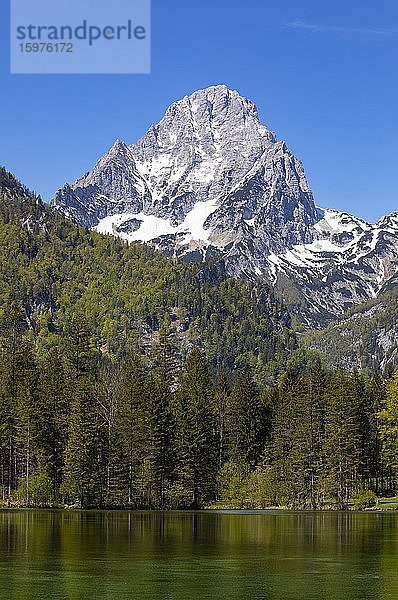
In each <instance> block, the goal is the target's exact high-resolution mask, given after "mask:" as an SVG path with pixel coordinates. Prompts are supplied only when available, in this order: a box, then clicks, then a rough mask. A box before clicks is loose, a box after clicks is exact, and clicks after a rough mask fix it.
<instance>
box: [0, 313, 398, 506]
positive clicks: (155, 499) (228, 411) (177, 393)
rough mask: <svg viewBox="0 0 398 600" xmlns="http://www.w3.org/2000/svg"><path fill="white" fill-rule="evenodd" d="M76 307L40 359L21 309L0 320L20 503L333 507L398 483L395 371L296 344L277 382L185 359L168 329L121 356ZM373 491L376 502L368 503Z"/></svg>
mask: <svg viewBox="0 0 398 600" xmlns="http://www.w3.org/2000/svg"><path fill="white" fill-rule="evenodd" d="M91 340H92V336H91V332H90V328H89V326H88V323H87V320H86V319H85V318H84V317H82V316H79V315H75V316H73V318H72V319H71V322H70V325H69V327H68V328H67V330H66V331H65V334H64V335H62V336H60V339H59V345H58V346H54V347H53V348H52V349H51V350H50V351H49V352H48V354H47V356H46V358H45V359H42V358H39V357H38V356H37V355H36V354H35V351H34V346H33V345H32V343H31V341H30V339H29V331H28V329H27V325H26V319H25V315H24V312H23V310H22V308H21V307H18V305H17V304H16V303H15V302H12V303H11V304H10V306H9V307H8V309H7V310H6V312H5V315H4V318H3V324H2V329H1V339H0V347H1V363H0V424H1V425H0V477H1V479H0V485H1V495H2V502H3V504H6V505H10V504H11V505H17V506H71V507H131V508H199V507H207V506H212V505H213V506H214V505H219V506H229V507H246V508H248V507H252V508H253V507H267V506H287V507H291V508H299V509H305V508H309V509H317V508H338V509H343V508H346V507H347V506H348V502H349V501H350V499H352V498H355V497H357V496H359V497H362V498H363V497H365V498H368V500H369V502H370V504H372V503H374V497H375V495H380V494H386V493H387V494H388V493H391V492H392V491H393V490H394V486H395V477H394V473H395V472H394V469H395V467H396V466H397V464H396V463H397V461H396V444H397V415H398V376H397V375H395V376H392V377H389V378H388V379H387V380H386V381H385V380H383V379H382V378H381V377H379V376H374V377H372V378H368V377H365V376H364V375H362V374H359V373H344V372H342V371H336V370H330V369H327V368H326V367H325V366H324V365H323V364H322V363H321V361H320V359H319V358H318V356H317V355H316V354H315V353H312V352H307V351H303V350H296V351H294V352H293V353H292V354H291V356H290V358H289V360H288V362H287V366H286V369H285V371H284V372H283V373H281V374H280V376H279V378H278V383H277V385H275V386H269V387H265V388H263V389H261V388H260V386H259V385H258V383H257V382H256V381H255V378H254V376H253V372H252V370H251V368H250V367H249V366H247V367H244V368H242V369H240V370H239V371H238V372H237V373H234V372H231V371H230V372H228V371H222V372H215V370H214V369H212V368H211V366H210V364H209V362H208V360H207V359H206V357H205V355H204V353H203V352H202V351H201V350H200V349H198V348H193V349H192V350H191V351H190V352H189V354H188V355H187V357H186V359H185V361H184V364H183V365H180V364H179V358H178V357H179V352H178V348H177V346H176V344H175V337H174V335H173V332H172V331H170V330H167V329H166V328H164V329H163V330H162V331H161V332H160V335H159V340H158V342H157V344H156V345H154V347H153V348H152V350H151V352H150V353H149V355H147V356H146V357H143V356H141V355H140V354H139V353H138V352H137V350H136V349H134V348H129V349H128V350H127V352H126V355H125V356H124V357H123V359H122V360H120V361H119V360H110V359H109V358H107V357H104V356H103V355H102V354H101V353H100V352H99V351H98V350H97V349H96V348H95V347H94V346H93V345H92V341H91ZM372 498H373V500H372Z"/></svg>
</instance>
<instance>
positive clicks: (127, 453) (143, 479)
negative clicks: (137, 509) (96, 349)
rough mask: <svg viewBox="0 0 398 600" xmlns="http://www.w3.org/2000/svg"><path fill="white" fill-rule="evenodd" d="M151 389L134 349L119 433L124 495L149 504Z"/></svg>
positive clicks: (124, 372) (125, 376) (126, 365)
mask: <svg viewBox="0 0 398 600" xmlns="http://www.w3.org/2000/svg"><path fill="white" fill-rule="evenodd" d="M147 403H148V390H147V385H146V378H145V372H144V367H143V364H142V360H141V358H140V356H139V355H138V354H136V353H135V352H134V351H132V350H130V351H129V353H128V355H127V357H126V358H125V360H124V361H123V363H122V368H121V382H120V395H119V400H118V409H117V415H116V422H115V427H116V435H117V438H118V446H119V447H120V463H121V466H122V472H123V482H124V484H123V495H124V498H125V502H126V503H127V504H128V505H130V506H131V505H135V506H143V505H146V504H147V478H148V467H149V465H148V456H147V455H148V436H149V425H148V420H147V415H146V406H147Z"/></svg>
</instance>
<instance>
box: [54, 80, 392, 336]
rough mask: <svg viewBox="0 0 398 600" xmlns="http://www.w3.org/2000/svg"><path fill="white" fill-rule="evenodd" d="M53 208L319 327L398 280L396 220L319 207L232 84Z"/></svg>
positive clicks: (110, 157) (154, 132)
mask: <svg viewBox="0 0 398 600" xmlns="http://www.w3.org/2000/svg"><path fill="white" fill-rule="evenodd" d="M52 204H53V206H54V207H55V208H56V209H57V210H60V211H62V212H63V213H64V214H65V215H66V216H68V217H70V218H71V219H73V220H74V221H75V222H77V223H78V224H80V225H83V226H86V227H89V228H96V229H97V230H98V231H100V232H104V233H112V234H115V235H118V236H120V237H122V238H124V239H126V240H128V241H135V240H136V241H143V242H147V243H149V244H151V245H153V246H155V247H156V248H158V249H159V250H161V251H162V252H164V253H166V254H167V255H170V256H180V257H183V258H184V259H185V260H187V261H200V260H204V259H206V258H210V257H220V259H222V260H223V261H224V263H225V269H226V271H227V273H229V274H230V275H233V276H237V277H249V278H254V277H266V278H268V279H270V280H271V281H272V282H273V283H274V284H275V286H276V288H277V289H279V290H280V292H281V294H282V295H284V296H285V298H286V300H287V302H288V304H289V306H290V307H291V309H292V311H293V312H296V313H297V315H299V318H300V320H301V322H303V323H304V324H305V325H310V326H313V325H315V326H320V325H323V324H324V323H325V322H328V321H329V320H332V319H334V318H335V317H336V315H338V314H340V313H341V312H342V311H343V310H345V309H346V308H348V307H349V306H351V305H352V304H355V303H358V302H363V301H366V300H367V299H369V298H371V297H373V296H375V295H376V294H378V293H379V292H380V291H381V290H384V289H385V288H386V286H389V285H392V284H393V281H394V278H396V273H397V266H398V253H397V250H396V245H397V244H396V242H397V235H398V216H397V214H394V215H391V216H390V217H385V218H384V219H383V220H381V221H380V222H379V223H377V224H376V225H369V224H368V223H365V222H363V221H361V220H360V219H357V218H355V217H352V216H350V215H347V214H344V213H339V212H337V211H329V210H322V209H319V208H317V207H316V206H315V204H314V200H313V197H312V193H311V190H310V189H309V186H308V184H307V181H306V178H305V174H304V170H303V166H302V164H301V162H300V161H299V160H298V159H297V158H296V157H294V156H293V155H292V153H291V152H290V151H289V150H288V148H287V147H286V144H285V143H284V142H282V141H278V140H277V139H276V136H275V134H274V133H273V132H272V131H269V130H268V129H267V128H266V127H265V126H264V125H262V124H261V123H260V121H259V117H258V113H257V109H256V107H255V105H254V104H253V103H252V102H251V101H250V100H247V99H246V98H243V97H242V96H240V95H239V94H238V93H237V92H235V91H231V90H229V89H228V88H227V87H225V86H223V85H219V86H212V87H209V88H207V89H204V90H199V91H197V92H195V93H194V94H192V95H191V96H186V97H185V98H183V99H182V100H180V101H178V102H175V103H174V104H172V105H171V106H170V107H169V109H168V110H167V111H166V114H165V115H164V117H163V119H162V120H161V121H160V122H159V123H158V124H157V125H154V126H152V127H151V128H150V129H149V131H148V132H147V133H146V134H145V135H144V137H143V138H142V139H141V140H139V141H138V142H136V143H134V144H132V145H126V144H125V143H123V142H122V141H120V140H117V141H116V142H115V144H114V145H113V146H112V148H111V149H110V150H109V152H107V153H106V154H105V155H104V156H103V157H102V158H101V159H100V160H99V161H98V162H97V164H96V165H95V167H94V169H93V170H92V171H91V172H90V173H86V174H85V175H83V177H81V178H80V179H78V180H77V181H76V182H75V183H74V184H72V185H69V184H65V185H64V187H63V188H61V189H60V190H59V191H58V192H57V194H56V196H55V198H54V199H53V200H52Z"/></svg>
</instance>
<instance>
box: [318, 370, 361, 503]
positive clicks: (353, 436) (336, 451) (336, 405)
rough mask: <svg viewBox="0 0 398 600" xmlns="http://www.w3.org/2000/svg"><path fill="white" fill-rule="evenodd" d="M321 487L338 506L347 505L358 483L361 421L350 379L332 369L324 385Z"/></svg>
mask: <svg viewBox="0 0 398 600" xmlns="http://www.w3.org/2000/svg"><path fill="white" fill-rule="evenodd" d="M325 398H326V417H325V441H324V446H323V454H324V461H325V475H324V491H325V495H326V497H329V498H333V499H334V501H335V502H336V505H337V508H340V509H343V508H346V506H347V503H348V500H349V498H350V495H351V494H352V493H354V492H356V491H357V490H358V486H359V485H360V446H359V442H360V423H359V419H358V397H357V393H356V390H355V387H354V386H353V382H352V379H351V378H350V377H349V376H347V375H345V374H344V373H342V372H340V371H335V372H334V373H333V374H332V375H331V376H330V377H329V380H328V383H327V386H326V394H325Z"/></svg>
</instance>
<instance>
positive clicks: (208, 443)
mask: <svg viewBox="0 0 398 600" xmlns="http://www.w3.org/2000/svg"><path fill="white" fill-rule="evenodd" d="M176 398H177V402H176V417H177V431H178V446H179V459H180V466H179V474H180V482H181V483H182V485H183V486H184V488H185V489H186V490H188V491H189V493H190V495H191V498H192V502H191V506H192V508H198V507H199V506H201V505H203V504H204V503H206V501H209V500H211V499H212V498H214V494H215V473H216V468H217V435H216V431H215V419H214V398H213V389H212V382H211V378H210V374H209V369H208V365H207V362H206V359H205V358H204V356H203V354H202V353H201V351H200V350H199V349H197V348H194V349H193V350H192V352H191V353H190V354H189V355H188V357H187V359H186V361H185V365H184V371H183V374H182V378H181V383H180V386H179V389H178V390H177V395H176Z"/></svg>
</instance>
